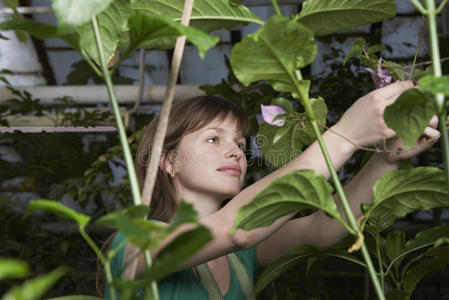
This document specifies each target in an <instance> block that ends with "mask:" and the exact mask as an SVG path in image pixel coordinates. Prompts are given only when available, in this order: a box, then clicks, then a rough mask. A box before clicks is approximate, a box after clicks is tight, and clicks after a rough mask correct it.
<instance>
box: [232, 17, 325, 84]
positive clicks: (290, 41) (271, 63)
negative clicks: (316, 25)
mask: <svg viewBox="0 0 449 300" xmlns="http://www.w3.org/2000/svg"><path fill="white" fill-rule="evenodd" d="M316 51H317V47H316V43H315V41H314V39H313V35H312V33H311V32H310V30H308V29H307V28H306V27H305V26H302V25H301V24H298V23H296V22H294V21H293V20H289V19H287V18H285V17H282V16H277V15H275V16H272V17H271V18H270V19H269V20H268V21H267V22H266V23H265V25H264V26H263V27H262V28H261V29H259V31H257V32H256V33H254V34H249V35H247V36H245V37H244V38H243V40H242V41H241V42H240V43H237V44H236V45H235V46H234V47H233V48H232V50H231V65H232V69H233V70H234V73H235V75H236V76H237V78H238V79H239V80H240V82H242V83H243V84H244V85H245V86H248V85H249V84H250V83H252V82H255V81H259V80H265V81H267V82H268V83H270V84H271V85H272V86H273V88H274V89H275V90H277V91H281V92H296V87H295V83H296V79H295V77H294V71H295V70H297V69H300V68H303V67H305V66H307V65H309V64H310V63H312V62H313V60H314V59H315V56H316Z"/></svg>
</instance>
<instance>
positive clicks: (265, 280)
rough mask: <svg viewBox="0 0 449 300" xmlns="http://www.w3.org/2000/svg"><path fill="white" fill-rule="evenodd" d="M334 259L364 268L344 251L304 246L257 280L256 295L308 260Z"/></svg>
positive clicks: (355, 258)
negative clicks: (283, 274)
mask: <svg viewBox="0 0 449 300" xmlns="http://www.w3.org/2000/svg"><path fill="white" fill-rule="evenodd" d="M326 257H336V258H341V259H345V260H347V261H350V262H353V263H355V264H358V265H360V266H362V267H365V264H364V263H363V262H362V261H361V260H360V259H358V258H357V257H355V256H353V255H351V254H349V253H348V251H346V250H339V249H332V248H329V249H320V248H316V247H315V246H312V245H304V246H301V247H298V248H295V249H293V250H292V251H290V252H289V253H288V254H286V255H284V256H282V257H281V258H279V259H278V260H276V261H275V262H274V263H273V264H271V265H270V266H269V267H268V268H267V269H266V270H265V271H264V272H263V273H262V274H261V275H260V276H259V278H258V279H257V282H256V287H255V290H256V293H259V292H261V291H262V290H263V289H264V288H265V287H266V286H267V285H268V284H269V283H270V282H271V281H273V280H275V279H276V278H278V277H279V276H280V275H281V274H282V273H284V272H285V271H287V270H289V269H290V268H292V267H294V266H295V265H297V264H298V263H301V262H303V261H304V260H306V259H309V258H326Z"/></svg>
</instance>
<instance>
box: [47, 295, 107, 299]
mask: <svg viewBox="0 0 449 300" xmlns="http://www.w3.org/2000/svg"><path fill="white" fill-rule="evenodd" d="M47 300H104V298H100V297H94V296H87V295H71V296H63V297H56V298H48V299H47Z"/></svg>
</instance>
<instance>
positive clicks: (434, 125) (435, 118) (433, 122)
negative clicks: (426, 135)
mask: <svg viewBox="0 0 449 300" xmlns="http://www.w3.org/2000/svg"><path fill="white" fill-rule="evenodd" d="M428 126H430V127H432V128H437V126H438V116H437V115H434V116H433V117H432V119H430V122H429V125H428Z"/></svg>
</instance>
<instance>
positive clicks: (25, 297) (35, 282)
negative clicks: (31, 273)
mask: <svg viewBox="0 0 449 300" xmlns="http://www.w3.org/2000/svg"><path fill="white" fill-rule="evenodd" d="M66 272H67V268H66V267H58V268H57V269H55V270H53V271H51V272H50V273H48V274H45V275H41V276H38V277H36V278H33V279H30V280H27V281H25V283H23V284H22V285H21V286H15V287H13V288H11V289H10V290H9V291H8V292H7V293H6V294H5V295H3V298H2V300H37V299H40V298H41V296H42V295H44V294H45V293H46V292H47V291H48V290H49V289H50V288H51V287H52V286H53V285H54V284H55V283H56V281H58V280H59V279H60V278H61V277H62V276H64V274H65V273H66Z"/></svg>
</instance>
